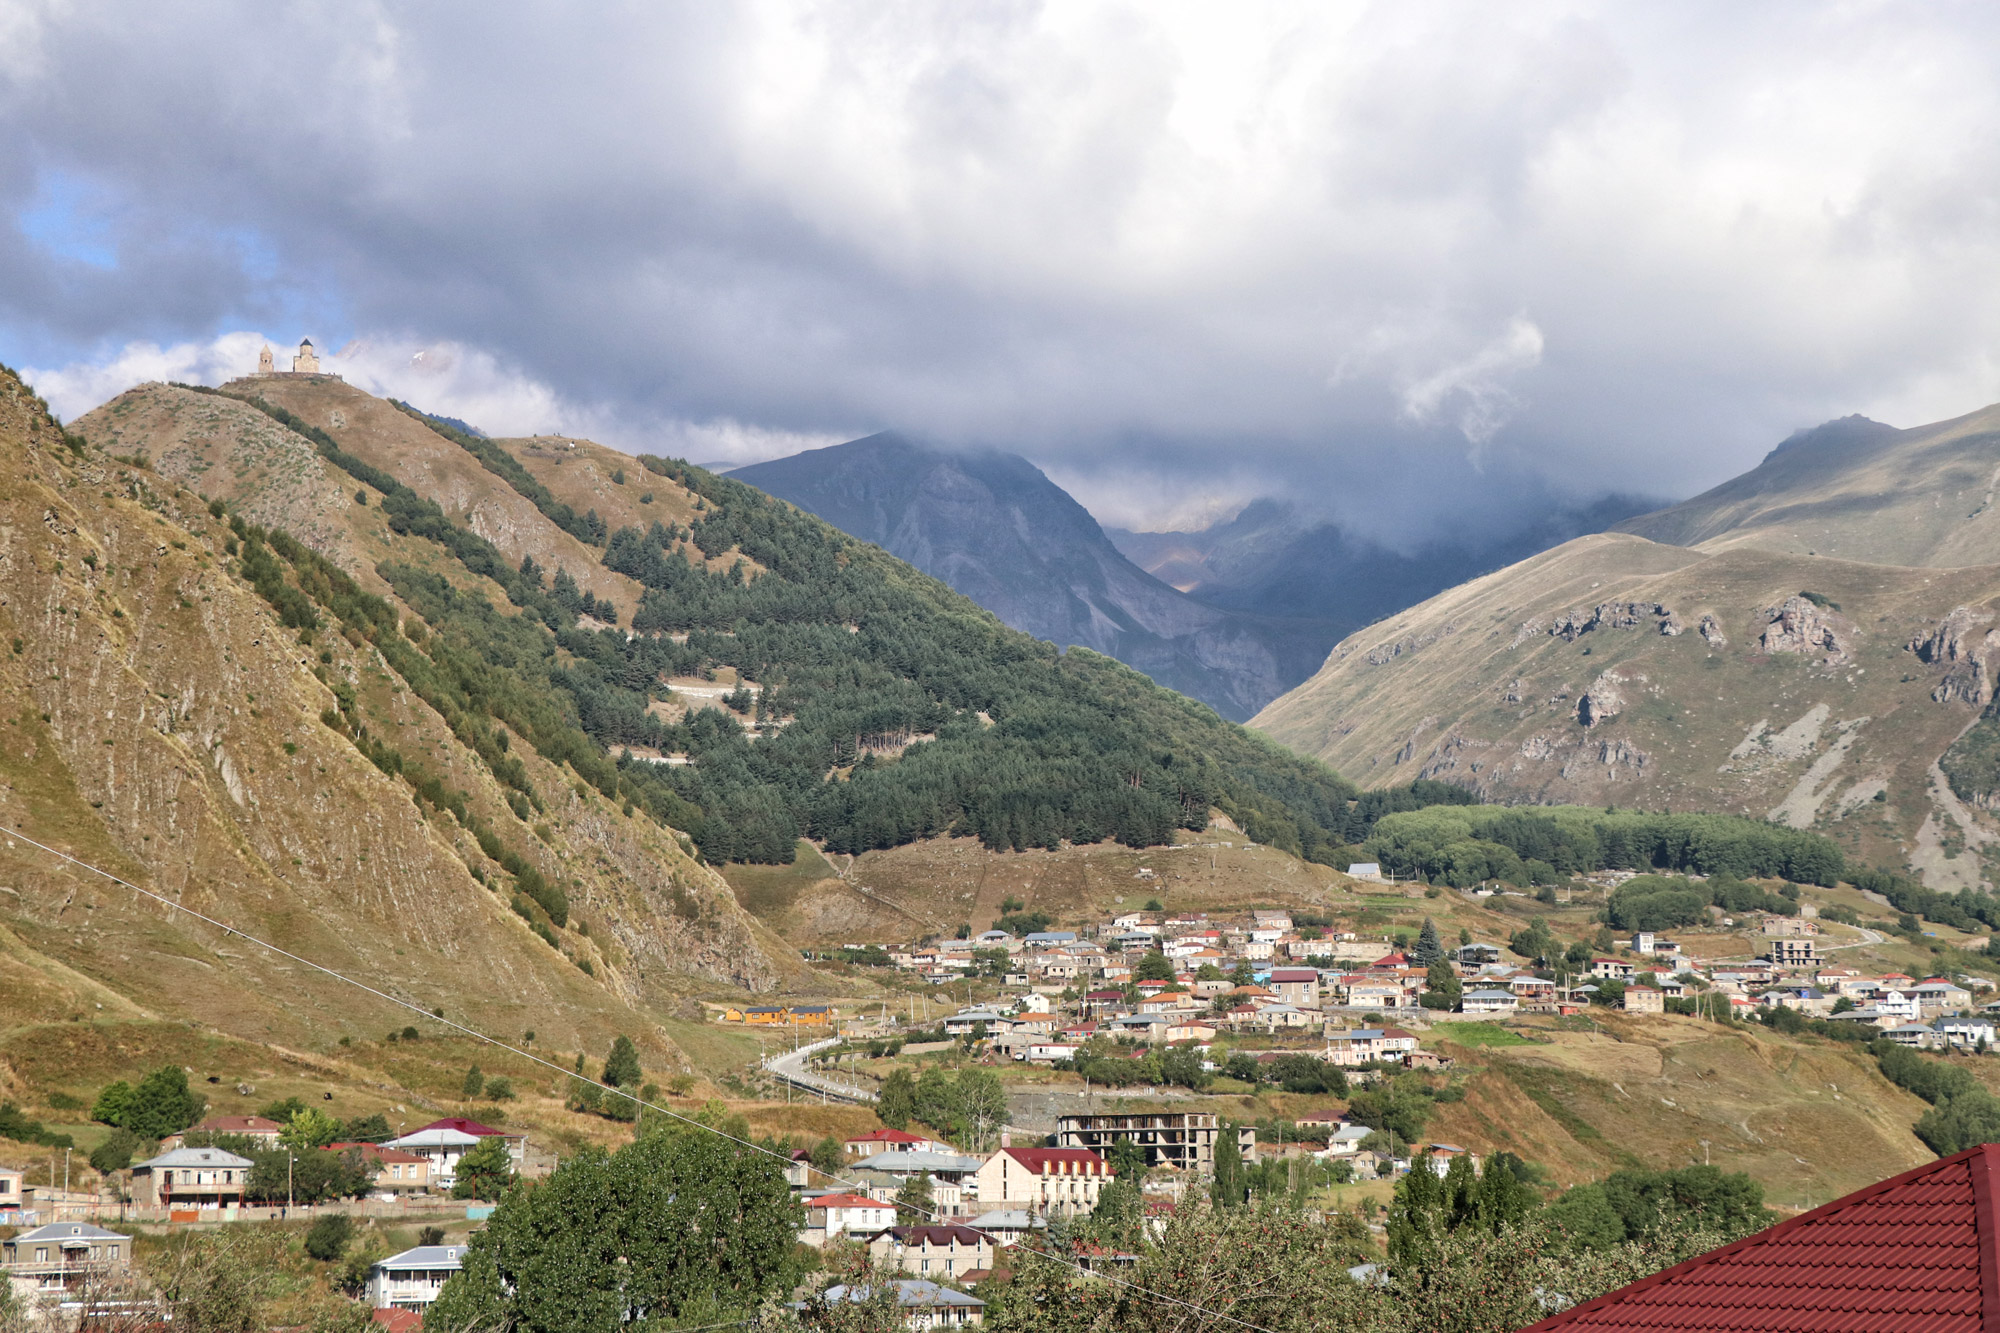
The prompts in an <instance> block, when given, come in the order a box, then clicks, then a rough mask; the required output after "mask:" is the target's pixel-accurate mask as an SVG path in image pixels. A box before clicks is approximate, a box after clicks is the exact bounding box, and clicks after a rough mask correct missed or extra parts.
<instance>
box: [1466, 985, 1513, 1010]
mask: <svg viewBox="0 0 2000 1333" xmlns="http://www.w3.org/2000/svg"><path fill="white" fill-rule="evenodd" d="M1520 1007H1521V1001H1520V998H1519V997H1518V996H1516V995H1515V994H1514V992H1513V991H1510V990H1469V991H1467V992H1465V994H1464V995H1462V996H1460V997H1459V1002H1458V1010H1459V1012H1460V1013H1463V1014H1511V1013H1515V1012H1516V1011H1518V1010H1519V1009H1520Z"/></svg>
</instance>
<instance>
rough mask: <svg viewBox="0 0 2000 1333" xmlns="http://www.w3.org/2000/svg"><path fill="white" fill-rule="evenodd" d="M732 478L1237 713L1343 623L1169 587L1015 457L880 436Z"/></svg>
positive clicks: (1014, 617)
mask: <svg viewBox="0 0 2000 1333" xmlns="http://www.w3.org/2000/svg"><path fill="white" fill-rule="evenodd" d="M730 476H732V477H734V478H735V479H737V480H739V481H744V482H748V483H749V484H750V485H752V486H755V487H757V488H759V489H760V490H763V491H765V492H768V493H769V494H771V495H775V496H777V497H779V498H780V499H784V500H789V501H791V502H792V503H793V504H795V505H797V506H799V507H800V508H801V509H804V510H807V511H808V512H810V513H813V514H816V515H818V516H819V517H820V518H823V519H825V520H826V521H827V522H829V523H831V524H833V525H834V526H835V527H837V528H840V529H841V530H842V531H844V532H846V533H848V534H849V535H851V536H854V537H859V538H861V539H862V540H863V541H869V542H873V543H875V544H876V545H877V546H880V547H882V548H883V549H884V550H886V551H888V552H889V553H890V554H891V555H894V556H897V557H898V558H900V559H903V560H907V561H909V562H910V563H911V564H913V565H915V566H916V567H917V568H919V569H921V570H923V571H924V572H925V573H927V574H930V575H933V576H934V577H936V578H939V579H942V580H943V581H944V582H946V583H948V584H950V585H951V586H952V587H953V588H954V589H956V590H957V591H959V592H961V593H963V594H965V595H966V596H967V597H970V598H972V600H974V601H975V602H978V603H979V604H980V605H981V606H984V607H985V608H986V609H987V610H989V611H991V612H993V614H994V615H996V616H998V617H999V618H1000V619H1001V620H1002V621H1004V622H1006V623H1007V624H1008V625H1011V626H1013V627H1014V628H1015V629H1019V630H1025V631H1026V632H1027V633H1030V634H1033V635H1035V636H1036V637H1037V638H1042V639H1047V640H1050V641H1052V642H1055V643H1059V644H1062V645H1064V646H1065V647H1067V646H1071V645H1077V644H1080V645H1082V646H1084V647H1087V648H1092V649H1095V650H1096V651H1098V652H1101V653H1104V654H1106V655H1107V656H1110V657H1115V658H1117V659H1118V660H1119V661H1121V662H1124V663H1125V664H1127V665H1128V666H1132V667H1136V668H1137V669H1139V670H1141V671H1143V672H1145V673H1146V674H1148V675H1150V676H1151V677H1152V678H1153V679H1154V680H1156V681H1158V682H1159V683H1160V684H1162V685H1166V686H1169V687H1170V688H1173V689H1176V690H1179V691H1180V692H1181V693H1183V694H1187V695H1190V696H1192V697H1194V698H1196V699H1200V700H1201V701H1202V702H1204V703H1206V704H1208V705H1209V706H1210V707H1212V708H1214V709H1215V710H1216V711H1217V712H1219V713H1221V714H1222V715H1223V716H1225V717H1228V718H1232V719H1236V720H1239V721H1240V720H1242V719H1244V718H1247V717H1249V716H1250V715H1251V714H1252V713H1254V712H1256V711H1257V710H1258V709H1259V708H1261V707H1263V706H1264V705H1265V704H1266V703H1268V702H1270V701H1271V700H1272V699H1274V698H1276V697H1277V696H1278V695H1279V694H1281V693H1283V692H1284V691H1285V690H1286V689H1288V688H1290V687H1291V686H1292V685H1294V684H1296V683H1298V682H1299V681H1301V680H1303V679H1305V678H1306V677H1307V676H1309V675H1311V674H1312V672H1313V671H1314V670H1315V669H1316V668H1317V667H1318V666H1319V664H1320V663H1321V662H1322V661H1323V660H1324V659H1325V657H1326V653H1327V650H1328V649H1329V648H1331V647H1332V646H1333V644H1334V642H1335V641H1336V640H1338V639H1339V638H1340V636H1341V634H1342V633H1343V632H1345V629H1346V628H1347V627H1345V626H1342V625H1339V624H1336V623H1334V622H1332V621H1330V620H1325V619H1319V618H1301V617H1287V616H1282V615H1275V614H1268V613H1260V612H1258V611H1254V610H1248V609H1242V610H1238V609H1230V608H1223V607H1216V606H1212V605H1209V604H1207V603H1205V602H1202V601H1199V600H1196V599H1195V598H1192V597H1189V596H1186V595H1185V594H1183V593H1181V592H1178V591H1176V590H1175V589H1173V588H1171V587H1168V586H1167V585H1166V584H1165V583H1162V582H1161V581H1160V580H1159V579H1157V578H1155V577H1153V576H1152V575H1151V574H1148V573H1147V572H1146V571H1145V570H1143V569H1140V568H1139V567H1138V566H1137V565H1135V564H1133V563H1132V562H1131V561H1130V560H1128V559H1126V558H1125V556H1124V555H1123V554H1122V553H1120V551H1119V550H1118V548H1117V547H1116V546H1115V545H1113V544H1112V542H1111V541H1110V540H1109V539H1108V538H1107V537H1106V536H1105V534H1104V532H1103V530H1102V529H1101V528H1099V527H1098V524H1097V520H1096V519H1094V518H1092V517H1091V516H1090V513H1089V511H1087V510H1086V509H1084V507H1083V506H1082V505H1080V504H1078V503H1077V502H1076V501H1075V500H1074V499H1072V498H1071V497H1070V495H1069V494H1068V492H1066V491H1064V490H1063V489H1062V488H1061V487H1060V486H1057V485H1056V484H1055V483H1054V482H1052V481H1050V480H1049V479H1048V478H1047V477H1046V476H1044V475H1043V474H1042V472H1041V470H1040V469H1039V468H1037V467H1035V466H1034V465H1033V464H1032V463H1030V462H1028V461H1027V460H1026V459H1024V458H1021V457H1019V456H1017V455H1014V454H1007V453H1000V452H995V451H984V452H972V453H957V452H948V451H946V450H942V449H937V448H933V447H930V446H927V445H924V444H921V443H918V442H916V441H914V440H910V439H907V438H905V437H903V436H901V435H896V434H881V435H871V436H869V437H868V438H866V439H861V440H853V441H850V442H848V443H846V444H838V445H834V446H832V447H830V448H825V449H812V450H808V451H807V452H805V453H801V454H794V455H793V456H791V457H790V458H780V459H776V460H774V461H772V462H768V463H757V464H753V465H751V466H749V467H743V468H738V469H736V470H735V471H734V472H732V473H730Z"/></svg>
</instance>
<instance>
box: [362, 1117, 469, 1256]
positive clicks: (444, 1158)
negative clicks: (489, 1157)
mask: <svg viewBox="0 0 2000 1333" xmlns="http://www.w3.org/2000/svg"><path fill="white" fill-rule="evenodd" d="M382 1146H383V1147H385V1148H400V1149H402V1150H403V1151H404V1152H408V1153H415V1154H416V1155H417V1156H419V1157H423V1158H427V1159H429V1161H430V1164H431V1184H432V1185H433V1186H436V1187H439V1188H442V1189H450V1188H451V1187H452V1185H453V1184H455V1183H456V1182H457V1180H458V1160H459V1158H461V1157H463V1156H465V1155H466V1154H467V1153H469V1152H471V1151H472V1150H473V1149H474V1148H477V1147H478V1146H479V1136H478V1135H477V1134H467V1133H465V1132H464V1131H463V1130H457V1129H444V1128H438V1129H420V1130H418V1131H417V1132H416V1133H414V1134H405V1135H403V1137H402V1138H400V1139H390V1140H389V1141H388V1142H387V1143H385V1144H383V1145H382ZM418 1248H419V1249H422V1248H424V1247H422V1246H419V1247H418ZM431 1248H436V1247H435V1246H433V1247H431Z"/></svg>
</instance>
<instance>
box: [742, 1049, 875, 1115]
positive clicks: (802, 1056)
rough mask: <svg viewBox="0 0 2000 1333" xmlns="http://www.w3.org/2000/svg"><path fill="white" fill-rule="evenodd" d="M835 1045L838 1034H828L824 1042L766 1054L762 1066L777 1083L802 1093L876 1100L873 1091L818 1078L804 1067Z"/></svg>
mask: <svg viewBox="0 0 2000 1333" xmlns="http://www.w3.org/2000/svg"><path fill="white" fill-rule="evenodd" d="M838 1045H840V1039H839V1038H838V1037H828V1038H827V1039H826V1040H824V1041H816V1042H813V1043H812V1044H811V1045H810V1046H801V1047H799V1048H798V1049H797V1050H796V1051H786V1052H784V1053H783V1054H781V1055H773V1056H770V1057H768V1058H767V1059H766V1060H765V1061H764V1069H765V1071H766V1072H767V1073H769V1074H770V1075H771V1077H772V1078H775V1079H777V1080H778V1081H779V1082H780V1083H789V1084H791V1085H792V1086H793V1087H795V1088H798V1089H799V1090H801V1091H803V1092H816V1093H818V1094H819V1095H820V1096H822V1097H824V1098H826V1099H827V1100H829V1101H837V1102H857V1103H863V1104H865V1103H868V1102H872V1101H874V1100H876V1097H875V1094H874V1093H873V1092H871V1091H869V1090H868V1089H867V1088H859V1087H856V1086H854V1085H853V1084H852V1083H838V1082H835V1081H834V1080H833V1079H830V1078H821V1077H820V1076H819V1075H818V1074H815V1073H812V1072H811V1071H810V1070H809V1069H808V1065H809V1064H810V1063H811V1061H812V1058H813V1056H814V1055H816V1054H818V1053H819V1052H820V1051H823V1050H826V1049H827V1048H829V1047H832V1046H838Z"/></svg>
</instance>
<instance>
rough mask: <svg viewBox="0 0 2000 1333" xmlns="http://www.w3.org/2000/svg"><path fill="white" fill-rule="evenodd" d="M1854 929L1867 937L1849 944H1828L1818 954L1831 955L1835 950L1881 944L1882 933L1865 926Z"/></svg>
mask: <svg viewBox="0 0 2000 1333" xmlns="http://www.w3.org/2000/svg"><path fill="white" fill-rule="evenodd" d="M1854 929H1856V930H1858V931H1860V932H1861V933H1862V934H1863V935H1865V936H1867V938H1866V939H1860V940H1855V941H1854V942H1853V943H1851V944H1829V945H1826V946H1825V947H1824V948H1822V949H1821V950H1820V952H1821V953H1832V952H1834V951H1835V950H1836V949H1859V948H1860V947H1861V946H1862V945H1864V944H1880V943H1881V942H1882V939H1883V936H1882V932H1881V931H1879V930H1870V929H1868V927H1866V926H1856V927H1854Z"/></svg>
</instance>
